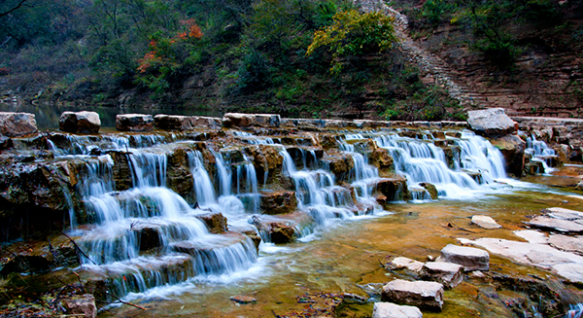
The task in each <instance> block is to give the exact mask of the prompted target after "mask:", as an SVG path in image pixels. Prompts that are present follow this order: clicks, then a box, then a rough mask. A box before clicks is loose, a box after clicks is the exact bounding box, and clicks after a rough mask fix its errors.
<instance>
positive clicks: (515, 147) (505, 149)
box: [491, 135, 526, 177]
mask: <svg viewBox="0 0 583 318" xmlns="http://www.w3.org/2000/svg"><path fill="white" fill-rule="evenodd" d="M491 142H492V145H493V146H494V147H496V148H498V149H499V150H500V152H502V155H503V156H504V164H505V168H506V171H508V172H509V173H512V174H514V175H515V176H517V177H520V176H522V171H523V170H524V168H525V158H524V150H525V149H526V141H524V140H522V138H520V137H519V136H516V135H507V136H504V137H501V138H497V139H493V140H491Z"/></svg>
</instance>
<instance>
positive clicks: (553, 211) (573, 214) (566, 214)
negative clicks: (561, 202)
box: [541, 207, 583, 221]
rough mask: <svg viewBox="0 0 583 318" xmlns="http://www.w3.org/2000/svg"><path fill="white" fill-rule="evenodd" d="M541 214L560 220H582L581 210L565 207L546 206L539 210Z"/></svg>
mask: <svg viewBox="0 0 583 318" xmlns="http://www.w3.org/2000/svg"><path fill="white" fill-rule="evenodd" d="M541 212H542V213H543V214H545V215H547V216H548V217H551V218H555V219H561V220H568V221H575V220H583V212H580V211H575V210H570V209H565V208H558V207H555V208H546V209H543V210H542V211H541Z"/></svg>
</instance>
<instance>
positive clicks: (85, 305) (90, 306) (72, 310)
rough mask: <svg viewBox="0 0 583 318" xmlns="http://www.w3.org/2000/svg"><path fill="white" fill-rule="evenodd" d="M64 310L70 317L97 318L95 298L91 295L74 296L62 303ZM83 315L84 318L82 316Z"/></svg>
mask: <svg viewBox="0 0 583 318" xmlns="http://www.w3.org/2000/svg"><path fill="white" fill-rule="evenodd" d="M61 304H62V306H63V308H65V310H66V311H67V314H69V315H75V316H76V317H84V318H95V317H97V306H95V297H93V295H91V294H84V295H82V296H72V297H71V298H65V299H63V300H62V301H61ZM81 315H82V316H81Z"/></svg>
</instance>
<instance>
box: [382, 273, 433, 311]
mask: <svg viewBox="0 0 583 318" xmlns="http://www.w3.org/2000/svg"><path fill="white" fill-rule="evenodd" d="M381 299H382V300H386V301H389V302H394V303H397V304H402V305H411V306H417V307H420V308H425V309H429V310H434V311H441V306H443V285H441V284H439V283H436V282H425V281H416V282H410V281H406V280H403V279H396V280H394V281H392V282H390V283H388V284H386V285H385V286H384V287H383V292H382V294H381Z"/></svg>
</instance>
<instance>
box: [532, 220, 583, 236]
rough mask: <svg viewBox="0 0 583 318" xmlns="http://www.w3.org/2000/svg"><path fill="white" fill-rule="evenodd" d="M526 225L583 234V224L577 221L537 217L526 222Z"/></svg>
mask: <svg viewBox="0 0 583 318" xmlns="http://www.w3.org/2000/svg"><path fill="white" fill-rule="evenodd" d="M526 224H528V225H531V226H534V227H539V228H544V229H550V230H555V231H559V232H565V233H582V232H583V224H579V223H577V222H576V221H569V220H562V219H555V218H550V217H547V216H537V217H535V218H533V219H532V220H530V221H529V222H526Z"/></svg>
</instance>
